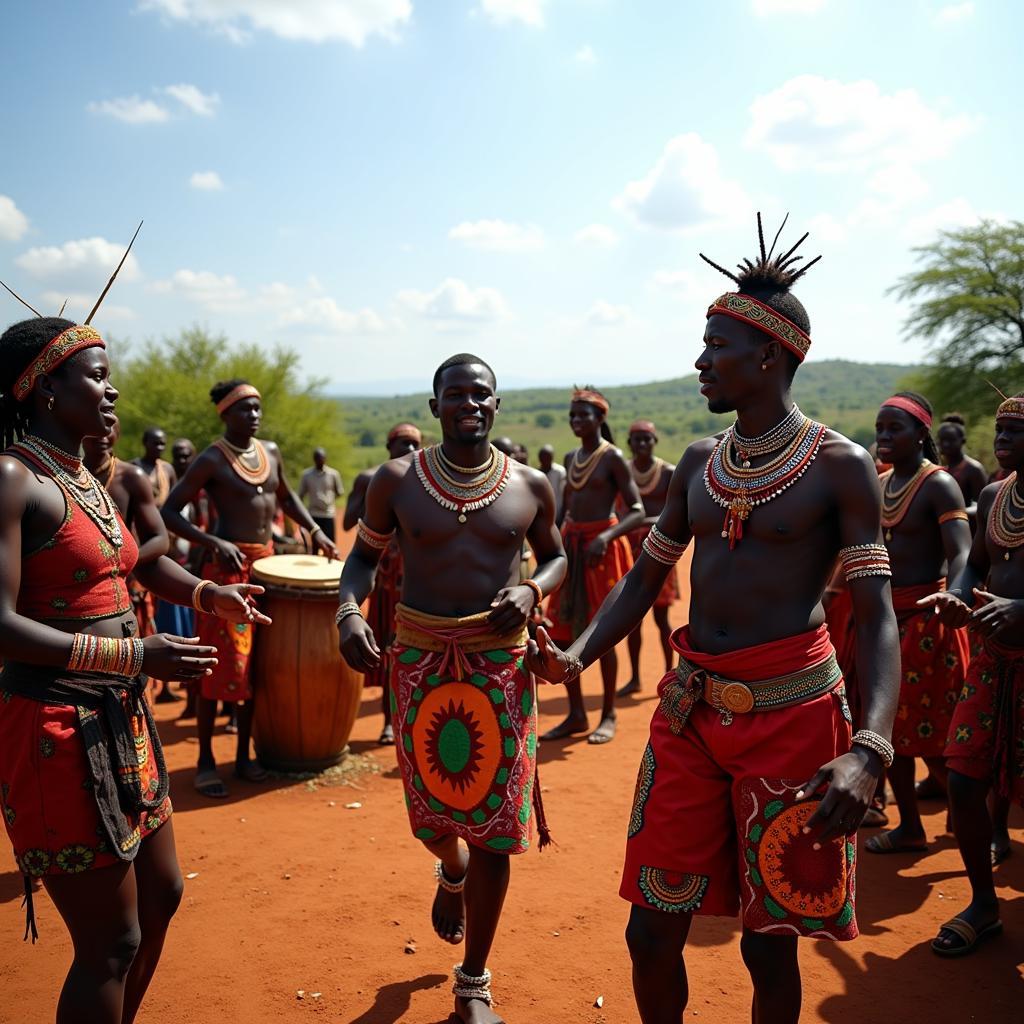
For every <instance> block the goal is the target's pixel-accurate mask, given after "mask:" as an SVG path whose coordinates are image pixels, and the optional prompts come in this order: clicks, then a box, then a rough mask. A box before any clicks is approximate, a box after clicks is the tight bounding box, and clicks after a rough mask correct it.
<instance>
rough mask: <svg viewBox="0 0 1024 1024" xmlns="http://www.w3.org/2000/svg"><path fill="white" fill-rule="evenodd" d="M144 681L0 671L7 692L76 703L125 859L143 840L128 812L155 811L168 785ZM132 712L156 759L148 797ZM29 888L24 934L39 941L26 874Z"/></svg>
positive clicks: (97, 791) (11, 668) (101, 800)
mask: <svg viewBox="0 0 1024 1024" xmlns="http://www.w3.org/2000/svg"><path fill="white" fill-rule="evenodd" d="M145 686H146V683H145V678H144V677H142V676H137V677H136V678H134V679H129V678H128V677H126V676H100V675H89V674H86V673H77V672H69V671H67V669H55V668H49V667H44V666H41V665H26V664H23V663H20V662H7V664H6V665H5V666H4V670H3V673H2V674H0V689H4V690H6V691H7V692H8V693H12V694H15V695H16V696H18V697H27V698H28V699H29V700H35V701H39V703H41V704H68V705H71V706H72V707H74V708H75V711H76V712H77V714H78V729H79V733H80V735H81V737H82V744H83V746H84V747H85V754H86V760H87V762H88V765H89V773H90V775H91V777H92V779H91V781H92V793H93V798H94V799H95V801H96V807H97V810H98V811H99V816H100V821H101V822H102V824H103V829H104V832H105V833H106V838H107V840H108V841H109V845H110V851H111V852H112V853H113V854H114V855H115V856H116V857H117V858H118V859H119V860H123V861H132V860H134V859H135V855H136V854H137V853H138V852H139V847H140V846H141V844H142V840H141V837H140V836H139V835H137V834H136V831H135V827H134V826H133V825H131V824H130V823H129V821H128V819H127V817H126V815H127V814H135V815H137V814H139V813H140V812H142V811H153V810H156V809H157V808H158V807H159V806H160V804H162V803H163V802H164V800H165V799H167V793H168V791H169V788H170V780H169V778H168V775H167V765H166V764H165V762H164V751H163V747H162V746H161V744H160V737H159V735H158V733H157V731H156V722H155V721H154V719H153V712H152V710H151V709H150V707H149V704H148V703H147V702H146V700H145V699H144V696H143V694H144V693H145ZM126 696H127V700H125V697H126ZM97 712H102V715H100V714H97ZM134 715H141V716H142V717H143V718H144V719H145V721H146V726H147V729H148V732H149V744H150V750H151V751H152V753H153V760H154V761H155V762H156V768H157V789H156V793H155V794H153V795H152V796H147V794H146V793H145V792H144V791H143V788H142V780H141V776H140V773H139V765H138V758H137V755H136V751H135V734H134V732H133V731H132V723H131V717H130V716H134ZM25 893H26V904H27V921H26V931H25V935H26V937H27V936H28V932H29V929H30V928H31V931H32V940H33V941H35V938H36V929H35V922H34V915H33V913H32V898H31V885H30V880H29V879H28V877H27V876H26V879H25Z"/></svg>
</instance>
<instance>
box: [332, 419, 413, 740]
mask: <svg viewBox="0 0 1024 1024" xmlns="http://www.w3.org/2000/svg"><path fill="white" fill-rule="evenodd" d="M422 444H423V435H422V434H421V433H420V428H419V427H417V426H416V425H415V424H414V423H396V424H395V425H394V426H393V427H392V428H391V429H390V430H389V431H388V436H387V440H386V441H385V446H386V448H387V450H388V458H391V459H400V458H401V457H402V456H403V455H408V454H409V452H415V451H419V448H420V446H421V445H422ZM378 469H380V466H375V467H374V468H373V469H364V470H363V471H362V473H360V474H359V476H357V477H356V479H355V482H354V483H353V484H352V493H351V494H350V495H349V498H348V501H347V502H346V504H345V518H344V521H343V523H342V526H343V528H344V529H345V530H354V529H355V528H356V524H357V523H358V522H359V520H360V519H362V518H363V515H364V513H365V512H366V492H367V490H368V488H369V486H370V481H371V480H372V479H373V475H374V473H376V472H377V470H378ZM401 594H402V551H401V548H399V546H398V542H397V541H396V540H392V541H391V543H390V544H389V545H388V546H387V547H386V548H385V549H384V551H382V552H381V556H380V561H379V562H378V563H377V574H376V576H374V578H373V590H372V591H371V593H370V598H369V601H368V604H367V610H366V621H367V622H368V623H369V624H370V628H371V629H372V630H373V635H374V636H375V637H376V638H377V643H378V644H379V645H380V663H379V664H378V665H377V666H376V667H374V668H373V669H371V670H370V671H369V672H367V673H366V685H367V686H379V687H380V688H381V711H383V713H384V726H383V728H382V729H381V731H380V738H379V739H378V740H377V742H378V743H379V744H381V746H390V745H391V744H392V743H394V742H395V731H394V728H393V727H392V725H391V699H390V696H391V695H390V691H389V688H388V681H389V680H390V678H391V653H390V651H391V643H392V641H393V640H394V639H395V608H396V607H397V606H398V601H399V598H400V597H401Z"/></svg>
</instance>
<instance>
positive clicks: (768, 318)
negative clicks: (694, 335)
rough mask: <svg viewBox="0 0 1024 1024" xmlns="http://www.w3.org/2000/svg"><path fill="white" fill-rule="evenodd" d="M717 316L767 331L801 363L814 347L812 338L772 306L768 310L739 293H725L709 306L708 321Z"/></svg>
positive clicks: (762, 304)
mask: <svg viewBox="0 0 1024 1024" xmlns="http://www.w3.org/2000/svg"><path fill="white" fill-rule="evenodd" d="M716 313H720V314H721V315H722V316H731V317H732V318H733V320H739V321H740V322H741V323H745V324H749V325H750V326H751V327H756V328H757V329H758V330H759V331H764V333H765V334H768V335H770V336H771V337H773V338H774V339H775V340H776V341H777V342H778V343H779V344H780V345H782V346H784V347H785V348H787V349H789V351H790V352H792V353H793V355H795V356H796V357H797V359H799V360H800V362H801V363H802V362H803V361H804V358H805V356H806V355H807V350H808V349H809V348H810V347H811V339H810V336H809V335H807V334H805V333H804V332H803V331H802V330H800V328H799V327H797V325H796V324H794V323H792V322H791V321H790V320H787V319H786V318H785V317H784V316H783V315H782V314H781V313H778V312H776V311H775V310H774V309H772V308H771V306H766V305H765V304H764V303H763V302H759V301H758V300H757V299H754V298H751V296H749V295H743V294H741V293H740V292H726V293H725V294H724V295H719V296H718V298H717V299H715V301H714V302H712V303H711V305H710V306H708V319H710V318H711V317H712V316H714V315H715V314H716Z"/></svg>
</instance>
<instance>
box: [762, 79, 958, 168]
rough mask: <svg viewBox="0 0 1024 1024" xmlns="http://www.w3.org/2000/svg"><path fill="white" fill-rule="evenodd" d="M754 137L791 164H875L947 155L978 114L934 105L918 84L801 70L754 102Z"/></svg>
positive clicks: (783, 165) (783, 162)
mask: <svg viewBox="0 0 1024 1024" xmlns="http://www.w3.org/2000/svg"><path fill="white" fill-rule="evenodd" d="M750 113H751V117H752V123H751V126H750V130H749V131H748V133H747V143H748V145H750V146H752V147H753V148H755V149H760V150H763V151H764V152H766V153H768V155H769V156H771V157H772V159H773V160H774V161H775V162H776V164H778V166H779V167H781V168H782V169H784V170H796V169H805V168H813V169H816V170H822V171H839V170H846V171H854V170H870V169H871V168H872V167H880V166H885V165H890V164H915V163H921V162H923V161H926V160H930V159H934V158H936V157H942V156H945V155H946V154H947V153H948V152H949V151H950V149H951V148H952V147H953V145H954V143H956V142H957V141H958V140H959V139H960V138H962V137H963V136H964V135H965V134H966V133H967V132H968V131H970V130H971V128H972V127H973V122H972V120H971V118H969V117H965V116H963V115H949V116H947V115H945V114H943V113H941V112H939V111H938V110H935V109H933V108H932V107H929V106H928V105H927V104H926V103H925V102H924V100H922V99H921V97H920V96H919V95H918V93H917V92H916V91H915V90H914V89H900V90H897V91H896V92H893V93H883V92H882V90H881V89H880V88H879V86H878V84H877V83H875V82H873V81H871V80H869V79H867V80H862V81H859V82H840V81H837V80H836V79H831V78H822V77H820V76H819V75H799V76H797V77H796V78H791V79H790V80H789V81H788V82H786V83H784V84H783V85H781V86H780V87H779V88H778V89H775V90H773V91H772V92H769V93H766V94H765V95H763V96H759V97H757V99H755V100H754V102H753V103H752V104H751V107H750Z"/></svg>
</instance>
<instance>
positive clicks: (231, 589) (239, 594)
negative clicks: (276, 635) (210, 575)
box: [210, 583, 272, 626]
mask: <svg viewBox="0 0 1024 1024" xmlns="http://www.w3.org/2000/svg"><path fill="white" fill-rule="evenodd" d="M210 589H211V590H212V591H213V599H212V600H213V614H214V615H216V616H217V617H218V618H221V619H227V621H228V622H242V623H246V622H253V623H258V624H259V625H261V626H269V625H271V624H272V622H271V620H270V618H269V617H268V616H266V615H264V614H263V612H261V611H260V610H259V607H258V606H257V604H256V602H255V601H254V600H253V598H255V597H257V596H258V595H260V594H262V593H263V588H262V587H258V586H256V584H254V583H229V584H227V585H226V586H223V587H211V588H210Z"/></svg>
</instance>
